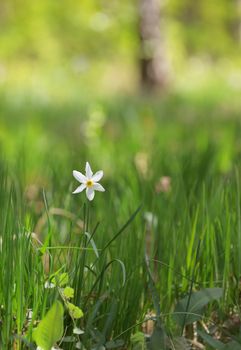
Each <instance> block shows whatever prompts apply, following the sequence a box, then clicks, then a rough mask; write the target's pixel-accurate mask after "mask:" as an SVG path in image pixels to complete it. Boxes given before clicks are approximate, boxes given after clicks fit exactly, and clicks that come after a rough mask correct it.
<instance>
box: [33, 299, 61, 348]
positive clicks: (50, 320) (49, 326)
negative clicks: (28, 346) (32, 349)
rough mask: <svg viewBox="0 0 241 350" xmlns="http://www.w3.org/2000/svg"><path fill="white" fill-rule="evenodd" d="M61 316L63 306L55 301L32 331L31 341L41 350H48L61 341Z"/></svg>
mask: <svg viewBox="0 0 241 350" xmlns="http://www.w3.org/2000/svg"><path fill="white" fill-rule="evenodd" d="M63 314H64V309H63V305H62V304H61V303H60V302H59V301H56V302H55V303H54V304H53V305H52V307H51V308H50V310H49V311H48V312H47V314H46V315H45V317H44V318H43V319H42V320H41V321H40V323H39V325H38V327H37V328H36V329H35V330H34V333H33V339H34V340H35V342H36V344H37V345H38V346H39V347H41V348H42V349H43V350H50V349H51V347H52V346H53V345H54V344H55V343H56V342H57V341H58V340H60V339H61V337H62V335H63V329H64V328H63Z"/></svg>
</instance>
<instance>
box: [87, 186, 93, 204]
mask: <svg viewBox="0 0 241 350" xmlns="http://www.w3.org/2000/svg"><path fill="white" fill-rule="evenodd" d="M86 196H87V198H88V200H89V201H92V200H93V199H94V196H95V190H94V188H93V187H90V188H88V187H87V188H86Z"/></svg>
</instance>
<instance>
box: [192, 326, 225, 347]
mask: <svg viewBox="0 0 241 350" xmlns="http://www.w3.org/2000/svg"><path fill="white" fill-rule="evenodd" d="M197 332H198V335H199V336H200V337H201V338H202V339H203V340H204V341H205V343H206V344H208V345H210V346H211V347H212V348H214V349H216V350H224V349H225V344H223V343H222V342H221V341H220V340H217V339H214V338H213V337H211V335H209V334H207V333H206V332H203V331H200V330H198V331H197Z"/></svg>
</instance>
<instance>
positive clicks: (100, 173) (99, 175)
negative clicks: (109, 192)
mask: <svg viewBox="0 0 241 350" xmlns="http://www.w3.org/2000/svg"><path fill="white" fill-rule="evenodd" d="M103 175H104V172H103V170H99V171H97V173H95V174H94V175H93V176H92V180H93V181H94V182H98V181H100V179H101V178H102V177H103Z"/></svg>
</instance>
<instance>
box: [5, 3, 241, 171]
mask: <svg viewBox="0 0 241 350" xmlns="http://www.w3.org/2000/svg"><path fill="white" fill-rule="evenodd" d="M0 23H1V31H0V145H1V149H2V153H3V154H4V155H5V157H7V158H8V159H9V161H10V160H11V159H15V160H16V158H17V156H18V154H19V152H22V153H21V154H22V155H23V154H26V157H27V158H30V159H29V160H28V161H29V162H30V163H28V162H26V164H28V169H29V171H30V169H32V170H33V169H34V167H35V166H36V167H38V166H39V164H40V161H39V159H41V156H43V155H47V157H50V156H52V157H55V160H56V159H58V156H59V158H61V157H62V156H63V154H65V155H66V158H67V157H71V156H73V158H72V159H73V163H76V160H77V158H76V157H77V156H78V159H79V160H81V161H85V160H86V158H87V157H91V158H92V159H93V158H94V161H95V162H96V163H97V164H98V165H99V163H101V164H103V162H104V166H106V168H107V169H108V167H110V166H109V165H108V164H109V163H111V162H113V161H115V160H114V159H115V157H114V155H113V154H112V150H113V149H115V152H116V153H117V154H118V155H119V154H120V153H123V157H119V158H118V161H119V162H120V161H121V159H120V158H123V163H125V162H126V160H127V159H128V157H129V156H130V159H132V160H133V159H136V155H137V153H138V152H139V151H140V152H144V153H145V152H146V151H147V150H149V151H150V150H151V151H153V150H154V148H153V145H156V148H158V147H157V143H156V140H157V139H159V138H162V139H163V140H164V141H163V147H165V151H163V153H166V152H171V151H172V150H173V152H176V151H177V150H178V149H179V146H180V145H182V142H183V140H185V141H186V140H187V135H192V136H195V132H196V133H197V134H198V135H199V134H200V136H198V137H197V138H196V139H197V140H198V141H194V140H193V141H191V140H190V139H189V141H188V142H189V143H190V144H191V145H190V148H189V149H193V144H192V142H197V144H196V146H197V147H199V148H200V147H201V149H202V150H203V149H206V148H205V147H208V146H207V145H209V144H210V142H214V144H215V142H216V145H217V148H219V147H221V148H222V149H225V155H224V156H223V157H224V160H222V161H221V165H220V169H221V170H222V171H228V170H229V169H230V166H231V164H232V161H231V160H230V157H229V154H230V152H231V151H230V147H229V146H228V145H229V144H230V139H232V140H233V139H235V140H236V141H237V142H238V138H237V135H236V133H237V125H239V115H240V111H241V98H240V92H241V1H240V0H212V1H209V0H202V1H198V2H194V1H192V0H182V1H181V0H134V1H128V0H122V1H118V0H112V1H104V0H103V1H96V0H82V1H73V0H68V1H67V0H60V1H54V0H53V1H49V0H41V1H32V0H1V1H0ZM213 118H214V121H213V125H212V124H210V123H212V122H211V120H212V119H213ZM224 120H225V121H226V123H228V125H229V126H230V125H231V124H232V123H233V124H232V125H233V126H232V128H231V129H230V128H229V131H228V134H227V136H226V138H225V141H222V140H223V136H221V137H220V135H219V131H218V129H219V127H221V126H220V125H221V124H220V123H224ZM227 120H228V121H227ZM233 120H235V122H234V121H233ZM225 125H227V124H225ZM210 126H213V130H214V133H212V134H210V132H211V131H210ZM221 129H222V131H220V132H221V135H222V133H223V132H224V128H223V127H221ZM195 130H196V131H195ZM230 130H231V131H230ZM190 133H192V134H190ZM215 133H216V134H215ZM226 133H227V132H226ZM233 133H235V135H233ZM225 135H226V134H225ZM178 138H179V141H178V140H177V139H178ZM113 140H114V141H118V143H117V144H114V143H113ZM121 140H122V142H123V143H121V142H120V141H121ZM215 140H216V141H215ZM227 140H228V141H227ZM222 142H223V143H222ZM220 143H221V144H220ZM126 144H128V146H126ZM124 145H125V146H124ZM160 147H161V146H160ZM237 147H238V146H237ZM126 148H128V152H125V149H126ZM158 149H159V150H160V149H161V148H158ZM236 149H237V148H236ZM30 150H31V152H30ZM50 150H51V152H50ZM25 151H26V152H25ZM115 152H114V153H115ZM97 153H98V157H97V156H95V155H96V154H97ZM231 153H232V152H231ZM227 154H228V155H227ZM33 155H35V157H34V156H33ZM60 155H61V156H60ZM12 156H13V157H12ZM36 156H38V157H40V158H38V162H36ZM21 158H23V156H21ZM139 158H140V157H139ZM139 158H138V155H137V159H139ZM144 158H145V156H144ZM31 160H32V161H31ZM44 162H46V157H45V158H44V161H43V163H44ZM60 162H61V161H60ZM133 162H135V160H133ZM43 168H46V167H43ZM32 170H31V171H32ZM107 171H108V170H107Z"/></svg>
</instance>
